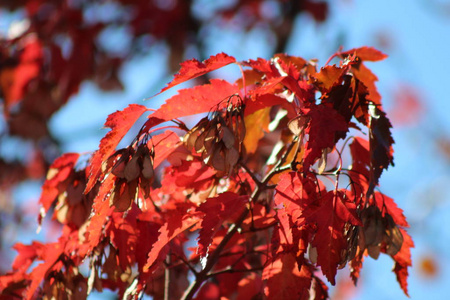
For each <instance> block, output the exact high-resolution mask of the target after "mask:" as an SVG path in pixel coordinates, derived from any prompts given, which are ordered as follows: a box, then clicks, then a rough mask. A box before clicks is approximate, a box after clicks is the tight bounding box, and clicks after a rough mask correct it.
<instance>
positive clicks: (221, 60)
mask: <svg viewBox="0 0 450 300" xmlns="http://www.w3.org/2000/svg"><path fill="white" fill-rule="evenodd" d="M234 62H236V59H235V58H234V57H232V56H229V55H228V54H225V53H219V54H217V55H214V56H211V57H210V58H208V59H206V60H205V61H203V62H200V61H198V60H196V59H191V60H188V61H185V62H182V63H181V64H180V65H181V69H180V71H179V72H178V73H177V74H175V76H174V78H173V80H172V81H171V82H169V83H168V84H167V86H166V87H165V88H163V89H162V90H161V91H160V92H159V93H158V94H160V93H162V92H164V91H165V90H168V89H170V88H171V87H173V86H175V85H177V84H180V83H183V82H185V81H188V80H190V79H193V78H197V77H199V76H201V75H204V74H206V73H209V72H211V71H214V70H217V69H220V68H222V67H224V66H226V65H229V64H231V63H234Z"/></svg>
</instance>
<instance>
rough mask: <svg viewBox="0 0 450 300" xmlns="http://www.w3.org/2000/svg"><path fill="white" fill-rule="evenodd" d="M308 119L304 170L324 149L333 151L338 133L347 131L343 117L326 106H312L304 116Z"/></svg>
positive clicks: (307, 168) (346, 124)
mask: <svg viewBox="0 0 450 300" xmlns="http://www.w3.org/2000/svg"><path fill="white" fill-rule="evenodd" d="M306 116H308V117H309V118H310V122H309V126H308V128H307V129H306V133H308V134H309V140H308V142H306V145H305V148H306V149H305V161H304V165H303V167H304V170H309V167H310V166H311V165H312V164H313V163H314V162H315V160H316V159H317V158H319V157H321V155H322V151H323V150H324V149H326V148H331V149H333V148H334V146H335V144H336V141H337V134H338V133H343V132H344V133H345V132H347V130H348V123H347V122H346V121H345V119H344V117H343V116H342V115H340V114H339V113H338V112H337V111H336V110H335V109H333V108H331V107H328V106H326V105H323V104H322V105H318V106H313V107H312V108H311V110H309V111H308V113H307V114H306Z"/></svg>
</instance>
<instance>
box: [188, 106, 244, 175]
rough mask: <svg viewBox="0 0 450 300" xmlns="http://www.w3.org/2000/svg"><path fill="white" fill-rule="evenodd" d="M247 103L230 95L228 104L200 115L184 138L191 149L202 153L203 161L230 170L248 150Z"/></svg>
mask: <svg viewBox="0 0 450 300" xmlns="http://www.w3.org/2000/svg"><path fill="white" fill-rule="evenodd" d="M243 109H244V106H243V104H242V101H241V100H240V98H239V99H238V101H237V103H235V104H233V103H231V98H230V99H229V103H228V106H227V107H226V108H222V109H218V110H216V111H214V112H213V113H211V114H210V115H209V116H208V117H205V118H203V119H201V120H200V121H199V122H198V123H197V125H195V126H194V127H193V128H192V129H191V130H190V131H189V132H188V133H187V134H186V135H185V136H184V138H183V140H184V143H185V144H186V146H187V147H188V148H189V149H192V148H194V150H195V152H197V153H201V155H202V158H203V161H204V162H205V163H206V164H207V165H210V166H211V167H213V168H214V169H216V170H218V171H223V172H226V173H229V172H230V171H231V170H232V169H233V168H234V166H236V164H237V163H238V161H239V158H240V157H241V156H242V155H243V153H245V149H244V145H243V142H244V138H245V123H244V113H243Z"/></svg>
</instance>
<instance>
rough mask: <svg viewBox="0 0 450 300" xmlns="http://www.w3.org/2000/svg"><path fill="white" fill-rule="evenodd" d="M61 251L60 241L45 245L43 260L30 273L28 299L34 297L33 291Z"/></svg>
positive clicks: (62, 249) (43, 278)
mask: <svg viewBox="0 0 450 300" xmlns="http://www.w3.org/2000/svg"><path fill="white" fill-rule="evenodd" d="M63 251H64V247H62V245H61V244H60V243H52V244H47V245H45V250H44V252H43V257H42V260H43V261H44V262H43V263H41V264H40V265H38V266H37V267H35V268H34V269H33V271H31V273H30V278H31V284H30V286H29V288H28V290H27V294H26V296H27V299H28V300H30V299H33V298H35V295H34V293H35V291H36V290H37V288H38V287H39V285H40V284H41V282H42V280H45V277H46V276H47V274H48V271H49V270H51V269H52V268H53V266H54V265H55V262H56V261H57V260H58V259H59V257H60V256H61V254H62V253H63Z"/></svg>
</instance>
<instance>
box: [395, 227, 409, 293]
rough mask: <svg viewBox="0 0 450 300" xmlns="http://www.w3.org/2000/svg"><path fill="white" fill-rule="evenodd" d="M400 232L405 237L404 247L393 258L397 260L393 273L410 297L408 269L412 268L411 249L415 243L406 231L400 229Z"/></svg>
mask: <svg viewBox="0 0 450 300" xmlns="http://www.w3.org/2000/svg"><path fill="white" fill-rule="evenodd" d="M400 231H401V233H402V235H403V245H402V248H401V249H400V251H399V252H398V253H397V254H396V255H394V256H393V259H394V260H395V266H394V270H393V271H394V273H395V275H396V276H397V281H398V282H399V284H400V287H401V288H402V290H403V292H405V294H406V295H407V296H408V297H409V295H408V283H407V281H406V280H407V278H408V267H411V266H412V262H411V248H413V247H414V242H413V240H412V238H411V236H410V235H409V234H408V233H407V232H406V230H404V229H403V228H400Z"/></svg>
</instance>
